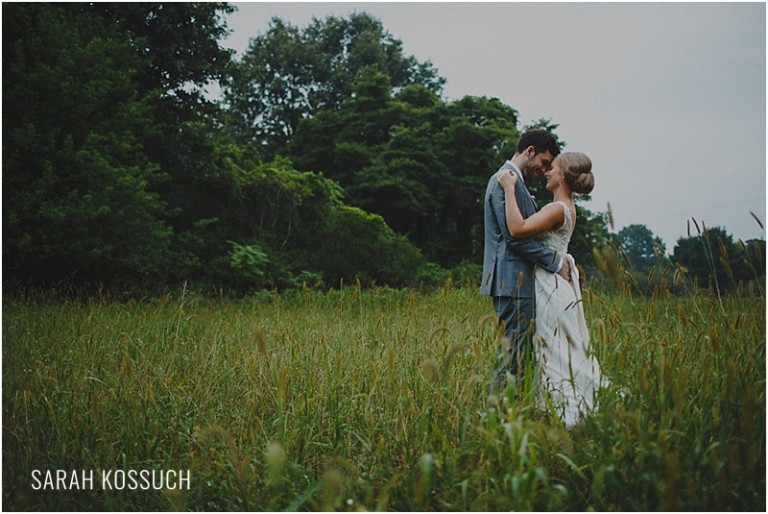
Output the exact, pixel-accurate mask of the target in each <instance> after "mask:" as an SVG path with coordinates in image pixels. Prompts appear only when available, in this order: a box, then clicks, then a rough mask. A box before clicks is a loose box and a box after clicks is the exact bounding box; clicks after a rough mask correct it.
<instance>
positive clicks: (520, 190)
mask: <svg viewBox="0 0 768 514" xmlns="http://www.w3.org/2000/svg"><path fill="white" fill-rule="evenodd" d="M503 169H512V165H511V164H510V163H509V162H505V163H504V165H503V166H502V167H501V168H499V171H500V170H503ZM515 198H516V199H517V205H518V206H519V207H520V212H521V213H522V215H523V217H524V218H527V217H529V216H531V215H533V214H534V213H535V212H536V204H535V203H534V202H533V198H531V195H530V193H529V192H528V189H527V188H526V187H525V185H524V184H523V183H522V181H518V183H517V186H516V187H515ZM484 216H485V249H484V255H483V282H482V284H481V286H480V293H481V294H484V295H487V296H512V297H518V298H535V287H534V279H533V270H534V266H539V267H541V268H544V269H546V270H548V271H551V272H552V273H555V272H556V271H557V268H558V266H559V264H560V256H558V255H557V252H555V251H554V250H553V249H552V248H550V247H549V246H547V245H546V244H544V243H542V242H541V241H537V240H535V239H532V238H530V237H524V238H514V237H512V236H510V235H509V230H507V221H506V216H505V213H504V189H503V188H502V187H501V186H500V185H499V183H498V181H497V180H496V174H494V175H492V176H491V178H490V180H488V187H487V188H486V190H485V201H484Z"/></svg>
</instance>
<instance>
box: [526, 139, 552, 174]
mask: <svg viewBox="0 0 768 514" xmlns="http://www.w3.org/2000/svg"><path fill="white" fill-rule="evenodd" d="M526 157H527V159H526V161H525V164H524V166H523V167H522V168H523V169H521V170H520V171H522V172H523V175H524V176H525V178H533V177H536V176H538V175H542V174H544V173H545V172H547V171H549V170H551V169H552V161H554V160H555V156H554V155H552V152H550V151H549V150H545V151H543V152H539V153H536V149H535V148H534V147H532V146H529V147H528V149H527V150H526Z"/></svg>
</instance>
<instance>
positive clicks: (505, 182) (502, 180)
mask: <svg viewBox="0 0 768 514" xmlns="http://www.w3.org/2000/svg"><path fill="white" fill-rule="evenodd" d="M496 180H498V181H499V184H500V185H501V187H503V188H504V189H514V188H515V184H517V173H515V172H514V171H512V170H502V171H500V172H499V173H498V174H496Z"/></svg>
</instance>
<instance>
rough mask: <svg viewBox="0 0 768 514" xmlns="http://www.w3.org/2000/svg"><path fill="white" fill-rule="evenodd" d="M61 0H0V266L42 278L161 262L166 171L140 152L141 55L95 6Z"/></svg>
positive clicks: (126, 271) (118, 276)
mask: <svg viewBox="0 0 768 514" xmlns="http://www.w3.org/2000/svg"><path fill="white" fill-rule="evenodd" d="M69 9H70V7H68V6H67V5H62V4H8V5H6V6H4V7H3V70H4V73H3V93H4V94H3V135H4V137H3V195H4V200H5V201H4V202H3V229H4V236H3V257H4V258H3V267H4V270H5V272H6V277H7V278H11V279H16V280H19V281H26V280H32V281H37V282H49V281H53V280H59V279H62V278H67V277H73V276H75V275H77V278H78V279H79V280H83V281H112V280H120V281H123V282H134V283H135V282H138V280H137V276H138V277H144V278H151V277H157V276H158V275H159V274H160V273H161V270H162V269H163V268H164V267H165V266H166V265H167V264H168V263H169V261H170V251H169V249H170V234H171V233H170V229H169V228H168V226H167V225H166V224H165V223H164V221H163V218H164V216H165V214H166V205H165V202H164V201H163V200H162V199H161V198H160V197H159V196H158V195H157V194H156V193H155V192H153V189H154V188H156V187H157V186H158V185H159V184H161V183H162V182H163V181H165V180H166V178H167V177H166V175H165V174H164V173H163V172H162V170H161V169H160V168H159V167H158V166H157V164H156V163H153V162H152V161H151V160H149V159H148V158H147V156H146V155H145V152H144V148H143V145H142V142H143V141H146V140H147V139H151V138H152V137H155V136H156V135H157V134H156V133H155V132H154V127H153V122H152V120H153V117H152V115H153V110H152V104H153V101H154V99H155V96H154V94H147V95H141V94H140V93H139V91H138V89H137V87H136V83H135V78H136V75H135V70H136V69H139V68H140V67H141V66H142V65H143V64H144V63H143V61H142V59H141V58H140V57H139V56H137V55H136V53H135V52H134V51H133V48H132V47H131V46H130V45H129V44H127V43H125V42H123V41H121V38H120V37H119V34H118V33H117V32H116V30H115V28H114V27H113V26H112V25H110V24H107V23H105V21H104V20H103V19H102V18H100V17H98V16H93V15H88V14H82V13H76V15H73V12H72V11H70V10H69Z"/></svg>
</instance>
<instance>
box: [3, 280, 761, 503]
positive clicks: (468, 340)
mask: <svg viewBox="0 0 768 514" xmlns="http://www.w3.org/2000/svg"><path fill="white" fill-rule="evenodd" d="M622 291H623V292H622ZM584 303H585V310H586V314H587V318H588V322H589V325H590V330H591V333H592V338H593V344H594V346H595V348H596V349H597V354H598V355H599V358H600V361H601V364H602V367H603V371H604V372H605V373H606V374H607V375H609V376H610V378H611V380H612V383H613V387H611V388H609V389H607V390H605V391H603V392H602V393H601V398H600V402H601V406H600V409H599V410H598V411H597V412H594V413H593V414H592V415H591V416H589V417H588V418H586V419H585V420H584V421H583V423H581V424H580V425H578V426H577V427H575V428H573V429H571V430H566V429H565V427H564V426H562V425H561V424H560V422H559V420H558V418H557V417H556V416H550V415H547V413H546V412H542V411H541V409H540V408H537V407H535V405H536V404H535V402H532V401H531V399H530V395H529V394H526V391H524V390H523V391H521V390H519V388H518V389H515V387H514V385H513V384H511V385H510V386H509V387H508V389H507V390H506V391H505V392H504V393H503V394H501V395H500V396H496V395H489V388H488V384H489V380H490V378H491V375H492V370H493V368H494V365H495V351H496V347H497V345H498V343H499V340H498V337H499V334H498V331H497V328H496V323H495V317H494V314H493V308H492V306H491V303H490V300H489V299H488V298H485V297H482V296H480V295H479V294H478V292H477V290H476V289H475V288H460V287H451V285H450V284H446V287H445V288H444V289H442V290H438V291H434V292H420V291H417V290H390V289H381V288H380V289H364V288H360V287H359V286H358V285H351V286H350V285H347V286H342V287H338V288H335V289H334V290H331V291H314V290H305V291H297V292H291V293H283V294H278V293H261V294H257V295H253V296H249V297H247V298H240V299H228V298H226V297H215V298H212V297H210V296H206V295H201V294H197V293H192V292H190V291H188V290H186V289H180V290H179V291H177V292H175V293H174V294H166V295H164V296H161V297H156V298H147V299H143V300H117V299H112V298H108V297H105V296H102V297H99V296H94V297H91V298H90V299H89V300H79V301H75V300H68V299H66V298H64V297H61V296H58V295H56V294H53V293H51V294H42V295H41V294H36V295H21V296H19V295H17V296H14V297H13V298H6V299H5V300H4V302H3V349H2V355H3V366H2V368H3V378H2V383H3V390H2V396H3V447H2V456H3V470H2V471H3V478H2V483H3V489H2V497H3V508H4V509H5V510H46V511H67V510H107V511H111V510H126V511H128V510H208V511H218V510H230V511H232V510H256V511H265V510H266V511H282V510H307V511H309V510H323V511H329V510H343V511H357V510H390V511H425V510H428V511H475V510H481V511H500V510H524V511H535V510H546V511H560V510H578V511H583V510H591V509H594V510H599V511H674V510H695V511H721V510H725V511H744V510H748V511H763V510H765V507H766V501H765V492H766V483H765V464H766V455H765V441H766V425H765V420H766V412H765V371H766V362H765V321H766V305H765V290H764V287H763V286H762V285H757V286H754V287H752V289H751V290H749V291H747V290H742V291H740V294H736V293H734V294H728V295H723V296H718V295H716V294H713V293H712V292H710V291H707V290H694V291H691V292H689V294H687V295H685V296H674V295H670V294H668V293H666V294H664V293H658V294H655V295H653V296H652V297H638V296H633V295H632V294H630V293H629V292H627V290H626V289H622V290H617V291H613V292H606V291H603V290H601V291H595V290H591V289H589V288H585V290H584ZM105 476H106V477H107V482H106V483H105V482H103V479H104V477H105ZM149 476H151V477H152V479H151V480H150V479H149V478H148V477H149ZM180 477H185V478H184V480H179V478H180ZM89 478H90V480H88V479H89ZM153 480H154V481H153ZM163 481H164V482H163Z"/></svg>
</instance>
